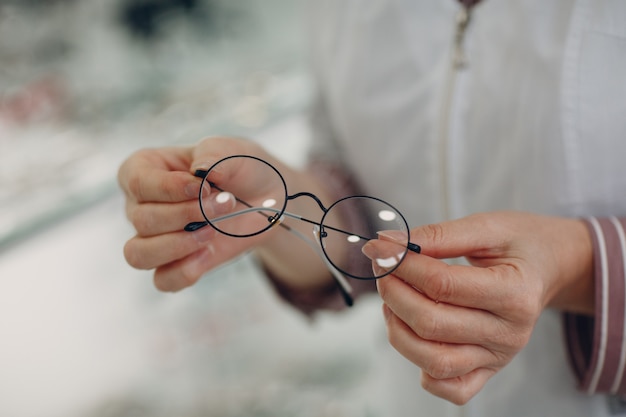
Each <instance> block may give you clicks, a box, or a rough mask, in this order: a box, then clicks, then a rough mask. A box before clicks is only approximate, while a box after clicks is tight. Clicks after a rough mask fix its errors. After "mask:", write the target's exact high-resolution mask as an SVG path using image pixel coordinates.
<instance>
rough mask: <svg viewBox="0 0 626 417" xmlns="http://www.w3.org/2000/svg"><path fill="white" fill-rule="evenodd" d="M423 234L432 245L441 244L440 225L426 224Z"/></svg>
mask: <svg viewBox="0 0 626 417" xmlns="http://www.w3.org/2000/svg"><path fill="white" fill-rule="evenodd" d="M424 234H425V235H426V239H428V240H429V241H430V242H432V244H434V245H438V244H440V243H442V242H443V239H444V229H443V227H442V226H441V225H440V224H427V225H426V226H424Z"/></svg>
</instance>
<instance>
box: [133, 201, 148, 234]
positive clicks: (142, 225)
mask: <svg viewBox="0 0 626 417" xmlns="http://www.w3.org/2000/svg"><path fill="white" fill-rule="evenodd" d="M128 218H129V220H130V222H131V223H132V225H133V226H134V227H135V230H137V233H139V234H140V235H144V234H146V233H147V231H148V230H150V225H151V223H152V222H151V219H150V216H149V215H148V213H147V212H146V210H144V209H143V208H142V207H141V206H140V205H135V206H133V207H130V208H129V209H128Z"/></svg>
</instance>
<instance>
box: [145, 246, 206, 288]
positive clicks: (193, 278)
mask: <svg viewBox="0 0 626 417" xmlns="http://www.w3.org/2000/svg"><path fill="white" fill-rule="evenodd" d="M213 267H215V246H214V245H213V244H212V243H208V244H207V245H206V246H204V247H202V248H200V249H199V250H197V251H196V252H194V253H192V254H190V255H188V256H186V257H185V258H182V259H178V260H176V261H174V262H170V263H168V264H166V265H163V266H160V267H158V268H156V270H155V271H154V286H155V287H156V288H157V289H159V290H161V291H169V292H173V291H180V290H182V289H184V288H187V287H189V286H191V285H193V284H195V283H196V282H197V281H198V280H199V279H200V278H201V277H202V275H203V274H204V273H205V272H206V271H208V270H210V269H212V268H213Z"/></svg>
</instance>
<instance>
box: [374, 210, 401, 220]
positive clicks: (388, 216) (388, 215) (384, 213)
mask: <svg viewBox="0 0 626 417" xmlns="http://www.w3.org/2000/svg"><path fill="white" fill-rule="evenodd" d="M378 217H379V218H380V219H381V220H383V221H386V222H391V221H394V220H395V219H396V218H397V217H398V215H397V214H396V213H395V212H394V211H391V210H381V211H379V212H378Z"/></svg>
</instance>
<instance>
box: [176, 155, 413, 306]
mask: <svg viewBox="0 0 626 417" xmlns="http://www.w3.org/2000/svg"><path fill="white" fill-rule="evenodd" d="M194 175H195V176H196V177H199V178H202V184H201V186H200V191H199V193H198V202H199V204H200V211H201V212H202V216H203V217H204V221H199V222H192V223H189V224H187V225H186V226H185V228H184V230H185V231H188V232H193V231H195V230H198V229H200V228H202V227H205V226H207V225H209V226H211V227H213V228H214V229H215V230H217V231H218V232H220V233H222V234H224V235H228V236H232V237H235V238H246V237H252V236H256V235H259V234H261V233H263V232H266V231H268V230H270V229H272V228H274V227H276V226H279V227H281V228H283V229H285V230H287V231H288V232H290V233H292V234H294V235H295V236H297V237H298V238H300V239H302V240H303V241H304V242H306V243H307V244H309V245H310V246H311V248H312V249H313V250H314V251H315V252H316V253H317V254H318V255H319V256H320V257H321V259H322V260H323V261H324V262H325V264H326V266H327V267H328V269H329V270H330V272H331V273H332V275H333V277H334V279H335V281H336V283H337V284H338V287H339V289H340V291H341V294H342V295H343V297H344V300H345V301H346V304H348V305H352V304H353V299H352V295H351V294H352V287H351V286H350V284H349V282H348V281H347V280H346V277H350V278H355V279H360V280H373V279H378V278H382V277H384V276H386V275H389V274H390V273H392V272H393V271H394V270H395V269H396V268H397V267H398V265H399V264H400V263H401V262H402V260H403V259H404V257H405V256H406V254H407V252H408V251H412V252H416V253H419V252H420V250H421V248H420V246H419V245H417V244H414V243H411V242H409V226H408V224H407V221H406V220H405V218H404V216H402V214H401V213H400V212H399V211H398V210H396V209H395V208H394V207H393V206H392V205H391V204H389V203H387V202H385V201H383V200H381V199H379V198H376V197H369V196H364V195H357V196H349V197H344V198H342V199H340V200H338V201H336V202H335V203H333V204H332V205H330V207H328V208H327V207H325V206H324V204H323V203H322V202H321V200H320V199H319V198H318V197H317V196H315V195H314V194H311V193H308V192H299V193H296V194H293V195H289V194H288V192H287V184H286V182H285V179H284V178H283V176H282V175H281V174H280V172H279V171H278V170H277V169H276V168H275V167H274V166H272V165H271V164H269V163H268V162H266V161H264V160H263V159H260V158H257V157H255V156H250V155H232V156H228V157H226V158H223V159H221V160H219V161H218V162H216V163H215V164H213V166H211V167H210V168H209V169H208V170H198V171H196V172H195V174H194ZM250 178H262V179H263V180H264V181H263V184H262V185H261V186H259V185H258V184H257V183H255V182H254V181H250ZM300 197H309V198H311V199H313V200H314V201H315V202H316V203H317V205H318V206H319V208H320V209H321V210H322V213H323V214H322V217H321V220H319V221H315V220H311V219H307V218H304V217H302V216H300V215H298V214H295V213H290V212H288V211H286V208H287V203H288V202H289V201H291V200H295V199H296V198H300ZM287 218H289V219H294V220H298V221H303V222H306V223H309V224H311V225H313V236H314V237H315V240H312V239H311V238H309V237H307V236H306V235H305V234H304V233H302V232H300V231H299V230H296V229H295V228H292V227H290V226H289V225H288V224H286V223H285V220H286V219H287ZM355 219H358V220H356V221H355ZM346 220H348V221H346ZM347 224H349V226H346V225H347ZM346 228H349V230H345V229H346ZM380 230H398V231H401V232H404V236H406V241H405V242H403V243H404V245H403V246H404V249H403V250H402V251H401V252H400V253H398V254H397V255H396V256H394V257H393V258H390V259H387V260H379V263H380V262H382V263H384V264H385V265H383V266H385V267H387V268H386V269H385V272H383V273H379V274H376V273H374V271H373V270H372V261H371V260H370V259H369V258H368V257H367V256H365V255H364V254H363V252H362V250H361V249H362V247H363V245H365V243H367V242H368V241H369V240H372V239H376V238H377V235H376V232H377V231H380Z"/></svg>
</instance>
